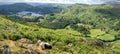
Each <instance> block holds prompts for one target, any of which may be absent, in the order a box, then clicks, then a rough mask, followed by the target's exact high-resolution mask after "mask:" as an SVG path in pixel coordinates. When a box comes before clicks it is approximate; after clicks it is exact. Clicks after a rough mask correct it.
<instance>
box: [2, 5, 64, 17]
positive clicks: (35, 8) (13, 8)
mask: <svg viewBox="0 0 120 54" xmlns="http://www.w3.org/2000/svg"><path fill="white" fill-rule="evenodd" d="M62 6H64V5H62V4H46V3H44V4H39V3H14V4H4V5H3V4H2V5H0V14H8V15H9V14H16V13H18V12H21V11H31V12H36V13H40V14H50V13H56V12H60V11H61V9H62Z"/></svg>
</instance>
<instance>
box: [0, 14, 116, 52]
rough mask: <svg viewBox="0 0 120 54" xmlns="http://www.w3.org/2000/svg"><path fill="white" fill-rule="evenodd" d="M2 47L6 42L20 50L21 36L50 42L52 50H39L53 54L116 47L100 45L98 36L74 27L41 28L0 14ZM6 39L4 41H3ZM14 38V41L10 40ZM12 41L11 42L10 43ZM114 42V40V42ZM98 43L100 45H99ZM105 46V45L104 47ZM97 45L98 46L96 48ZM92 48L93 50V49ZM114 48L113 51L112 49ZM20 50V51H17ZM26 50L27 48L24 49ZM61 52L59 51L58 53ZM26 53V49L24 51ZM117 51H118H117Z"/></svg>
mask: <svg viewBox="0 0 120 54" xmlns="http://www.w3.org/2000/svg"><path fill="white" fill-rule="evenodd" d="M0 20H1V21H0V39H1V40H0V47H1V46H2V44H3V42H4V43H6V44H11V43H12V45H13V46H12V45H11V47H12V48H11V49H12V52H13V53H15V52H18V51H19V49H20V48H19V47H18V46H17V45H14V44H13V43H16V42H15V41H16V40H19V39H20V38H28V39H30V40H32V41H33V42H34V43H35V42H36V41H37V40H39V39H40V40H42V41H45V42H49V43H50V44H51V45H52V46H53V49H52V50H50V51H47V50H45V51H39V52H41V53H42V52H46V53H51V54H56V53H57V54H66V53H74V54H79V53H85V54H87V53H88V52H89V54H93V53H100V54H102V53H109V54H110V53H113V52H112V51H114V49H116V48H112V47H113V46H112V43H111V45H110V46H109V45H106V44H104V45H99V43H102V42H101V40H98V39H96V38H90V37H89V38H87V37H85V36H84V35H82V34H81V33H79V32H77V31H75V30H72V29H57V30H52V29H47V28H39V27H37V26H32V27H30V26H27V25H25V24H21V23H18V22H16V21H14V20H12V19H9V17H6V16H3V15H1V16H0ZM3 40H4V41H3ZM10 40H14V41H10ZM8 42H10V43H8ZM70 43H71V44H73V46H70V47H69V44H70ZM113 43H114V42H113ZM97 44H98V45H97ZM103 46H105V47H103ZM96 47H97V48H96ZM75 49H76V50H75ZM91 49H92V51H91ZM110 49H112V51H111V50H110ZM17 50H18V51H17ZM24 50H25V49H24ZM58 52H59V53H58ZM22 53H24V51H23V52H22ZM115 53H118V52H116V51H115Z"/></svg>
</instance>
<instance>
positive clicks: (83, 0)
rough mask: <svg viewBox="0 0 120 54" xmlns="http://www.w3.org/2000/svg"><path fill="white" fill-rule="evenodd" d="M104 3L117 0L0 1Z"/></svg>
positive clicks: (5, 0)
mask: <svg viewBox="0 0 120 54" xmlns="http://www.w3.org/2000/svg"><path fill="white" fill-rule="evenodd" d="M106 1H119V0H0V2H39V3H87V4H99V3H103V2H106Z"/></svg>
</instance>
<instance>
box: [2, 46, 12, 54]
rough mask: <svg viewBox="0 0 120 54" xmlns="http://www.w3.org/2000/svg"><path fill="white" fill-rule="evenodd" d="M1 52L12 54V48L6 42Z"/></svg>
mask: <svg viewBox="0 0 120 54" xmlns="http://www.w3.org/2000/svg"><path fill="white" fill-rule="evenodd" d="M1 52H2V54H11V49H10V47H9V45H7V44H4V45H3V46H2V50H1Z"/></svg>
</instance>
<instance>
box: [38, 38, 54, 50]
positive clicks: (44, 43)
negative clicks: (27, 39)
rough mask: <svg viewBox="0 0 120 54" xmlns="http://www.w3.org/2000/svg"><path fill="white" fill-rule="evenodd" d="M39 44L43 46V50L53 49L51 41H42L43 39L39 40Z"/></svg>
mask: <svg viewBox="0 0 120 54" xmlns="http://www.w3.org/2000/svg"><path fill="white" fill-rule="evenodd" d="M37 44H38V46H39V47H41V49H42V50H45V49H52V46H51V45H50V44H49V43H46V42H42V41H41V40H38V41H37Z"/></svg>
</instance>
